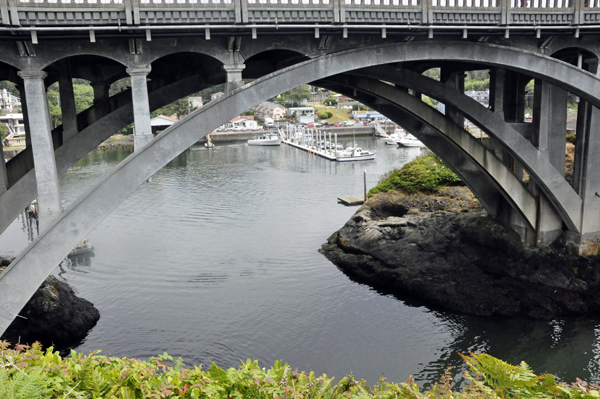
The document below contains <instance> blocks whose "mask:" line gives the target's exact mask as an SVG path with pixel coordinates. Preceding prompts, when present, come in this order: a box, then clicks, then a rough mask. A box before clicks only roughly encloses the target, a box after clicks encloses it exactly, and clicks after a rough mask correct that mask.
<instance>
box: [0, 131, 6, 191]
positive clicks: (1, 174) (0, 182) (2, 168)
mask: <svg viewBox="0 0 600 399" xmlns="http://www.w3.org/2000/svg"><path fill="white" fill-rule="evenodd" d="M0 164H1V165H0V195H2V194H4V193H5V192H6V191H7V190H8V175H7V174H6V159H5V158H4V149H3V144H2V142H0Z"/></svg>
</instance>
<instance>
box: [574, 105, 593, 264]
mask: <svg viewBox="0 0 600 399" xmlns="http://www.w3.org/2000/svg"><path fill="white" fill-rule="evenodd" d="M575 140H576V141H575V165H574V168H573V169H574V173H573V188H574V189H575V191H577V193H578V194H579V196H580V197H581V200H582V209H581V226H580V229H579V232H574V231H568V232H567V233H566V244H567V249H568V250H569V252H571V253H573V254H576V255H582V256H586V255H597V254H598V253H599V252H598V249H599V246H600V110H599V109H598V108H596V107H594V106H593V105H591V104H589V103H587V102H585V101H581V102H580V103H579V113H578V117H577V133H576V139H575Z"/></svg>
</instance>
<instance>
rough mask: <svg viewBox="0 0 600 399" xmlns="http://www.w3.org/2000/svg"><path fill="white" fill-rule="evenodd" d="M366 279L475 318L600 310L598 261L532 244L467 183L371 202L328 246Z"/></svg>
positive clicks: (341, 263)
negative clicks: (491, 214) (499, 218)
mask: <svg viewBox="0 0 600 399" xmlns="http://www.w3.org/2000/svg"><path fill="white" fill-rule="evenodd" d="M320 252H321V253H323V254H324V255H325V256H326V257H327V258H328V259H330V260H331V261H332V262H333V263H334V264H336V265H337V266H338V267H339V268H340V269H341V270H342V271H344V272H345V273H346V274H347V275H349V276H350V277H351V278H353V279H354V280H356V281H359V282H361V283H365V284H368V285H370V286H373V287H375V288H381V289H384V290H386V291H388V292H390V291H391V292H392V293H394V294H397V295H400V296H410V297H414V298H418V299H421V300H423V301H425V302H426V303H428V304H431V305H433V306H439V307H442V308H444V309H448V310H452V311H457V312H462V313H468V314H475V315H486V316H489V315H506V316H512V315H528V316H531V317H534V318H541V319H549V318H553V317H556V316H565V315H586V314H592V313H598V312H599V311H600V296H598V295H597V292H598V289H600V259H599V258H598V257H575V256H571V255H569V254H568V253H567V252H566V251H565V250H563V249H561V247H560V243H559V245H556V246H555V247H553V248H544V249H531V248H525V247H524V246H523V244H522V243H521V241H520V239H519V236H518V235H517V234H516V233H515V232H514V231H513V230H512V229H510V228H509V227H507V226H504V225H503V224H501V223H500V222H498V221H496V220H494V219H492V218H490V217H488V216H486V214H485V212H484V211H483V210H482V209H481V207H480V205H479V203H478V202H477V200H476V199H474V197H473V196H472V194H471V193H470V191H469V190H468V189H467V188H465V187H453V188H446V189H442V190H440V191H439V192H438V195H436V196H430V195H424V194H415V195H403V194H400V193H398V192H387V193H380V194H377V195H375V196H374V197H372V198H371V199H369V200H368V201H367V202H366V203H365V204H364V205H363V206H362V207H361V208H360V209H359V210H358V211H357V212H356V213H355V214H354V215H353V216H352V218H351V219H350V220H349V221H348V222H347V223H346V225H345V226H344V227H343V228H342V229H340V230H339V231H337V232H336V233H334V234H333V235H332V236H331V237H330V238H329V239H328V241H327V243H325V244H324V245H323V246H322V248H321V250H320Z"/></svg>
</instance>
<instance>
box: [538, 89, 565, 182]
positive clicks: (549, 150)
mask: <svg viewBox="0 0 600 399" xmlns="http://www.w3.org/2000/svg"><path fill="white" fill-rule="evenodd" d="M566 134H567V92H566V91H564V90H563V89H561V88H559V87H556V86H554V85H551V84H550V83H548V82H543V81H540V80H536V81H535V91H534V100H533V135H532V138H531V143H532V144H533V145H534V146H535V147H537V149H538V150H539V151H540V152H541V153H542V154H544V155H545V156H547V157H548V159H549V160H550V163H551V164H552V165H553V166H554V167H555V168H556V170H558V171H559V172H560V174H562V175H563V176H564V175H565V151H566V143H567V141H566Z"/></svg>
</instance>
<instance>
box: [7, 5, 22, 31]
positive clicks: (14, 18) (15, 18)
mask: <svg viewBox="0 0 600 399" xmlns="http://www.w3.org/2000/svg"><path fill="white" fill-rule="evenodd" d="M8 9H9V11H10V23H11V24H12V25H15V26H21V21H19V11H18V10H17V6H16V5H15V0H8Z"/></svg>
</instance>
